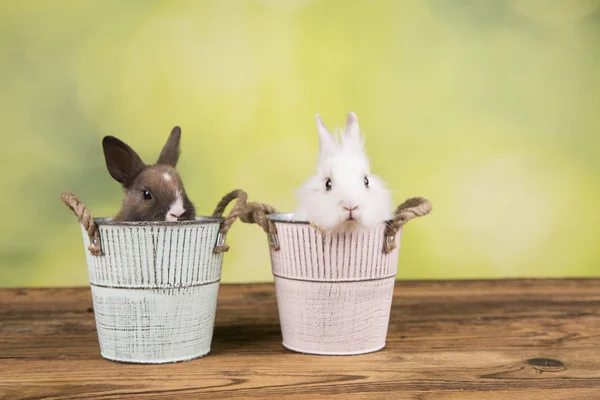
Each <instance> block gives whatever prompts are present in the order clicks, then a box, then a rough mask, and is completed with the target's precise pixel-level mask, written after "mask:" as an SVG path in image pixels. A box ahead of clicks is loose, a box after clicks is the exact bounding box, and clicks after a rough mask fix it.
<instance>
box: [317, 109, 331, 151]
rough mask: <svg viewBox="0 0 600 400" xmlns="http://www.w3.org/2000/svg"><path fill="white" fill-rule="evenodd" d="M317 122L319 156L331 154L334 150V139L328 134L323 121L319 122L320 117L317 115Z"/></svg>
mask: <svg viewBox="0 0 600 400" xmlns="http://www.w3.org/2000/svg"><path fill="white" fill-rule="evenodd" d="M315 119H316V120H317V131H318V132H319V149H320V152H321V155H324V154H329V153H332V152H333V150H334V149H335V145H336V143H335V138H334V137H333V135H332V134H331V132H329V130H328V129H327V127H326V126H325V124H324V123H323V121H322V120H321V116H320V115H319V114H317V115H316V116H315Z"/></svg>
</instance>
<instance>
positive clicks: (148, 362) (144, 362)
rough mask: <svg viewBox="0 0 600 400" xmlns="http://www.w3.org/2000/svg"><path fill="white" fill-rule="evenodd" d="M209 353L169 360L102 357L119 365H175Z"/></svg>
mask: <svg viewBox="0 0 600 400" xmlns="http://www.w3.org/2000/svg"><path fill="white" fill-rule="evenodd" d="M208 353H210V349H208V351H207V352H202V353H200V354H198V355H194V356H190V357H180V358H167V359H164V360H135V359H118V358H114V357H108V356H106V355H104V354H102V353H101V355H102V358H104V359H106V360H108V361H113V362H119V363H124V364H174V363H178V362H184V361H191V360H195V359H197V358H202V357H204V356H206V355H207V354H208Z"/></svg>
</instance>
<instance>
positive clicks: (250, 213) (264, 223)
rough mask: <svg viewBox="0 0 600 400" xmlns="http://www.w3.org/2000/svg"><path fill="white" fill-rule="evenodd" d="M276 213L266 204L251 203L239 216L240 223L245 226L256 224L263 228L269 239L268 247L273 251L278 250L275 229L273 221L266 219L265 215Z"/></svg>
mask: <svg viewBox="0 0 600 400" xmlns="http://www.w3.org/2000/svg"><path fill="white" fill-rule="evenodd" d="M276 212H277V210H276V209H275V208H273V207H271V206H270V205H268V204H263V203H252V202H251V203H247V204H246V206H245V207H244V208H243V210H242V212H241V214H240V221H242V222H244V223H246V224H257V225H259V226H260V227H261V228H263V230H264V231H265V232H266V234H267V237H268V238H269V247H271V249H273V250H279V240H278V239H277V228H276V227H275V224H274V223H273V221H271V220H270V219H269V218H267V215H269V214H274V213H276Z"/></svg>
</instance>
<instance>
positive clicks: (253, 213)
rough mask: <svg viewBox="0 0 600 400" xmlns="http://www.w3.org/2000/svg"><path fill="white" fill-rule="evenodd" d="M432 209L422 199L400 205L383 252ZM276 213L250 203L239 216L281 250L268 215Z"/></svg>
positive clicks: (266, 207) (388, 250)
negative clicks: (255, 227) (403, 231)
mask: <svg viewBox="0 0 600 400" xmlns="http://www.w3.org/2000/svg"><path fill="white" fill-rule="evenodd" d="M431 209H432V206H431V203H430V202H429V200H427V199H424V198H422V197H413V198H410V199H408V200H406V201H405V202H404V203H402V204H400V205H399V206H398V208H396V211H395V212H394V218H393V219H392V221H390V222H388V224H387V227H386V230H385V242H384V245H383V252H384V253H385V254H389V253H390V252H391V251H392V250H394V249H395V248H396V234H397V233H398V231H399V230H400V229H401V228H402V227H403V226H404V225H405V224H406V223H407V222H408V221H410V220H411V219H413V218H417V217H421V216H423V215H427V214H429V213H430V212H431ZM276 212H277V210H275V208H273V207H271V206H270V205H268V204H263V203H252V202H250V203H247V204H246V205H245V206H244V207H243V209H242V211H241V213H240V215H239V217H240V220H241V221H242V222H244V223H247V224H257V225H259V226H260V227H261V228H263V230H264V231H265V232H266V233H267V235H268V237H269V246H270V247H271V249H273V250H279V240H278V239H277V228H276V227H275V224H274V223H273V221H271V220H270V219H269V218H267V215H269V214H273V213H276Z"/></svg>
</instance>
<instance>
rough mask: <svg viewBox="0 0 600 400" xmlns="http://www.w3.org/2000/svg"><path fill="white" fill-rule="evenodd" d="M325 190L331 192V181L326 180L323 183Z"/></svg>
mask: <svg viewBox="0 0 600 400" xmlns="http://www.w3.org/2000/svg"><path fill="white" fill-rule="evenodd" d="M325 190H331V179H329V178H327V181H326V182H325Z"/></svg>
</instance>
